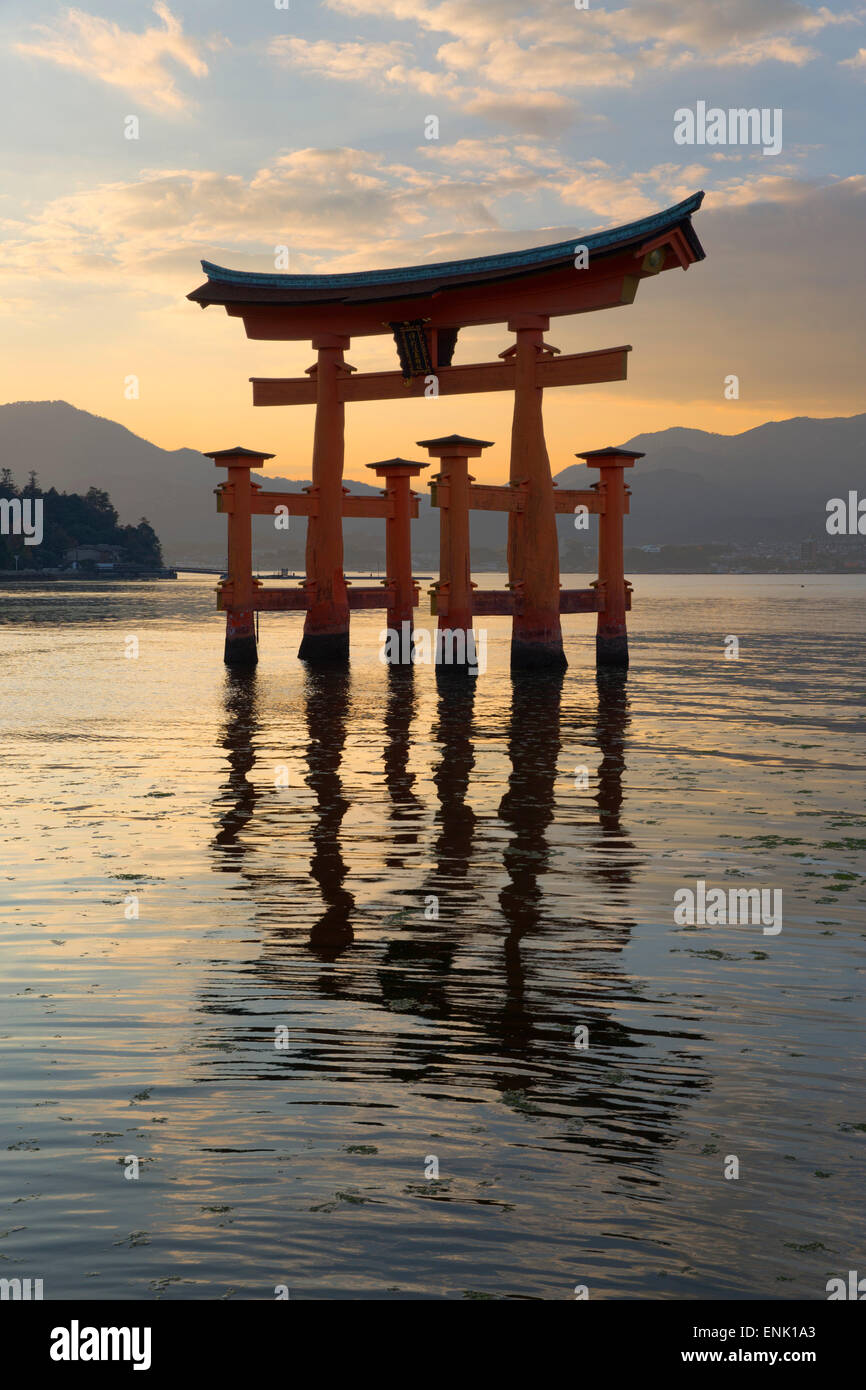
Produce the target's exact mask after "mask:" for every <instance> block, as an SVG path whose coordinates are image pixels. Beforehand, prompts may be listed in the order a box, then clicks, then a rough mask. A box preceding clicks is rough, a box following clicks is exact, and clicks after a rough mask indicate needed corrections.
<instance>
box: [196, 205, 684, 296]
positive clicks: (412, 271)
mask: <svg viewBox="0 0 866 1390" xmlns="http://www.w3.org/2000/svg"><path fill="white" fill-rule="evenodd" d="M703 199H704V195H703V192H699V193H693V194H692V196H691V197H690V198H685V199H684V200H683V201H682V202H681V203H677V204H676V205H675V206H674V207H672V208H666V209H665V211H664V212H657V213H654V214H653V216H652V217H643V218H640V219H639V220H638V221H637V222H627V223H625V224H624V225H623V226H621V227H612V228H611V229H610V230H609V231H606V232H590V233H588V234H587V235H585V236H583V235H580V234H578V235H577V236H573V237H569V238H568V240H567V241H557V242H555V243H554V244H553V245H551V246H536V247H533V248H531V249H530V250H527V251H505V252H502V253H501V254H499V255H495V256H476V257H473V258H472V259H470V260H465V261H440V262H438V263H437V264H426V265H410V266H395V267H393V268H392V269H389V270H359V271H348V272H344V273H342V274H337V275H280V274H269V273H262V272H259V271H255V270H228V269H226V267H225V266H220V265H214V264H213V263H212V262H211V261H202V263H201V265H202V270H203V271H204V272H205V274H206V275H207V277H208V279H209V280H210V281H211V282H213V283H216V284H223V285H238V286H245V287H250V288H252V287H257V288H260V289H282V290H329V289H334V290H339V289H354V288H361V287H363V286H367V285H369V286H377V285H389V284H411V283H412V282H413V281H416V280H417V281H429V280H438V279H452V278H454V277H458V278H459V277H460V276H462V275H479V274H481V275H483V274H485V273H486V272H490V273H494V274H495V273H496V272H499V271H502V272H508V271H512V270H520V269H527V270H532V269H534V268H536V267H539V268H540V267H543V266H544V265H546V264H547V263H548V262H556V261H561V260H564V259H565V258H566V257H569V256H572V255H573V254H574V247H575V246H576V245H581V246H586V247H587V249H588V250H589V251H590V253H591V252H593V251H603V250H606V249H609V248H610V247H614V246H617V245H618V244H620V243H622V242H629V241H635V240H638V239H639V238H643V237H649V236H652V235H653V234H654V233H657V232H663V231H665V230H666V229H667V228H668V227H671V226H674V225H676V224H677V223H679V222H682V221H683V219H684V218H686V217H690V216H691V214H692V213H693V212H697V210H698V208H699V207H700V206H701V203H702V202H703ZM695 242H696V250H697V252H698V253H699V257H700V258H702V257H703V251H702V250H701V248H700V243H697V238H695Z"/></svg>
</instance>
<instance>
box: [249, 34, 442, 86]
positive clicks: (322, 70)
mask: <svg viewBox="0 0 866 1390" xmlns="http://www.w3.org/2000/svg"><path fill="white" fill-rule="evenodd" d="M268 52H269V54H270V55H271V57H273V58H276V59H277V60H278V61H279V62H281V63H283V64H284V65H285V66H287V67H294V68H303V69H305V70H306V71H307V72H311V73H316V74H318V76H320V77H330V78H334V79H336V80H337V81H339V82H364V83H367V84H373V85H374V86H377V87H388V86H407V87H413V88H414V89H415V90H416V91H419V92H426V93H430V94H431V95H433V96H440V95H441V96H448V95H456V93H455V92H454V90H453V88H454V84H453V82H452V81H451V80H450V78H449V77H448V75H447V74H443V73H435V72H427V71H425V70H424V69H423V68H417V67H413V66H412V65H411V62H410V59H411V55H412V48H411V45H410V44H407V43H401V42H393V43H362V42H360V41H359V42H354V43H333V42H332V41H331V40H329V39H315V40H311V39H298V38H282V37H281V38H278V39H272V40H271V42H270V43H269V44H268Z"/></svg>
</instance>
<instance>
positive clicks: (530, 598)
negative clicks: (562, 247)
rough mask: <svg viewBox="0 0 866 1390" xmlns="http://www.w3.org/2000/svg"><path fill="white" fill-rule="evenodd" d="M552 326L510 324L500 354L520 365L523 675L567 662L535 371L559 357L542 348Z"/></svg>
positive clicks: (518, 528) (515, 553)
mask: <svg viewBox="0 0 866 1390" xmlns="http://www.w3.org/2000/svg"><path fill="white" fill-rule="evenodd" d="M549 324H550V319H549V318H548V317H547V316H546V315H542V314H522V315H520V316H519V317H516V318H512V319H510V320H509V322H508V327H509V330H510V331H511V332H513V333H514V334H516V342H515V344H514V347H511V348H508V349H507V351H506V352H503V353H501V354H500V356H502V357H504V358H506V359H507V358H509V357H513V358H514V365H515V385H514V420H513V425H512V431H511V470H510V480H511V483H512V486H520V487H521V489H522V491H523V493H524V498H525V500H524V506H523V510H522V511H521V512H510V513H509V516H508V577H509V586H510V587H511V588H512V589H513V590H514V592H515V595H516V597H517V600H518V603H517V609H518V611H516V612H515V615H514V624H513V628H512V635H511V665H512V667H516V668H518V669H520V668H525V669H532V668H537V667H554V668H557V667H558V668H559V669H564V668H565V667H566V666H567V665H568V662H567V661H566V659H565V653H564V651H563V649H562V628H561V626H560V621H559V545H558V541H557V534H556V512H555V508H554V501H553V479H552V478H551V475H550V459H549V458H548V455H547V445H546V443H545V440H544V421H543V417H542V395H543V392H542V389H541V387H540V386H539V385H538V382H537V375H536V366H537V363H538V361H539V359H540V358H541V357H547V356H551V355H552V354H553V353H554V352H555V351H556V349H554V348H550V347H548V345H547V344H546V343H545V341H544V333H545V330H546V329H547V328H548V327H549Z"/></svg>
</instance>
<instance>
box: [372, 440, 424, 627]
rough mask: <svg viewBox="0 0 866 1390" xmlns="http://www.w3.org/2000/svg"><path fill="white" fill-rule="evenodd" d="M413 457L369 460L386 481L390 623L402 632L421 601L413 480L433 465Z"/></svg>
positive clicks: (380, 476)
mask: <svg viewBox="0 0 866 1390" xmlns="http://www.w3.org/2000/svg"><path fill="white" fill-rule="evenodd" d="M429 466H430V465H429V464H427V463H413V461H412V460H411V459H399V458H397V459H385V460H383V462H381V463H368V464H367V467H368V468H372V469H373V471H374V472H375V474H376V476H377V478H383V479H384V480H385V496H386V497H387V499H388V504H389V505H388V516H387V518H386V520H385V583H386V585H387V587H388V610H387V615H386V616H387V625H388V627H389V628H390V629H391V630H392V631H393V632H402V624H403V623H409V624H410V625H411V623H412V617H413V614H414V612H415V605H416V604H417V602H418V586H417V585H416V583H415V580H414V578H413V576H412V498H413V493H412V490H411V488H410V486H409V482H410V479H412V478H417V477H419V476H420V474H421V473H422V472H423V471H424V469H425V468H429Z"/></svg>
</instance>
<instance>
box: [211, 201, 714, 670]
mask: <svg viewBox="0 0 866 1390" xmlns="http://www.w3.org/2000/svg"><path fill="white" fill-rule="evenodd" d="M703 196H704V195H703V193H696V194H693V195H692V197H690V198H687V199H685V200H684V201H683V202H681V203H678V204H677V205H676V206H675V207H672V208H669V209H667V211H665V212H660V213H657V214H656V215H655V216H653V217H647V218H643V219H641V220H639V221H636V222H631V223H628V224H627V225H626V226H623V227H617V228H614V229H612V230H610V231H605V232H595V233H592V234H591V235H589V236H585V237H582V238H573V239H571V240H569V241H567V242H558V243H556V244H555V245H552V246H542V247H538V248H535V249H533V250H528V251H514V252H509V253H506V254H503V255H497V256H482V257H478V258H475V259H471V260H464V261H453V262H447V263H444V264H438V265H421V266H407V267H402V268H399V269H393V270H380V271H370V272H367V271H364V272H358V273H356V272H353V273H346V274H338V275H284V274H259V273H258V272H249V271H234V270H226V269H223V268H222V267H220V266H216V265H212V264H210V263H209V262H207V261H203V262H202V268H203V269H204V271H205V273H206V274H207V277H208V278H207V281H206V282H205V284H203V285H201V286H200V287H199V288H198V289H197V290H194V291H193V292H192V294H190V295H189V296H188V298H189V299H191V300H193V301H194V302H196V303H198V304H200V305H201V306H202V308H205V307H206V306H207V305H209V304H222V305H223V306H224V307H225V310H226V312H227V313H228V314H229V315H230V316H231V317H233V318H240V319H242V320H243V324H244V328H245V330H246V334H247V337H249V338H254V339H268V340H276V341H283V342H285V341H298V340H304V339H309V340H310V341H311V343H312V345H313V348H314V349H315V350H316V353H317V360H316V362H315V364H314V365H313V366H312V367H309V368H308V369H307V374H306V377H297V378H272V377H253V378H252V379H251V380H252V384H253V402H254V404H255V405H263V406H264V405H307V404H315V407H316V423H315V433H314V443H313V469H312V472H313V481H312V486H311V487H310V488H308V489H307V490H306V492H305V494H297V493H282V494H277V493H266V492H263V491H262V490H261V488H260V487H259V486H258V485H257V484H251V482H250V468H251V467H253V466H255V464H256V462H257V461H258V462H259V464H260V463H261V462H262V461H264V460H265V459H267V458H270V457H272V455H270V454H256V453H254V452H253V451H250V450H244V449H241V448H235V449H231V450H221V451H218V452H217V453H215V454H212V455H210V457H212V458H214V460H215V462H216V463H218V464H219V465H221V466H227V467H228V482H227V483H226V484H223V486H222V488H221V489H220V490H219V499H218V506H219V507H220V510H223V511H226V512H228V514H229V523H230V524H229V570H228V578H227V580H226V581H225V582H224V583H223V585H222V586H221V592H220V598H219V605H220V607H221V608H223V609H224V610H225V612H226V660H227V661H230V662H239V663H249V662H252V661H255V659H256V640H255V629H254V613H255V611H256V610H259V609H271V608H282V609H286V608H293V609H298V610H303V611H305V612H306V618H305V623H304V637H303V641H302V643H301V648H300V651H299V656H300V657H302V658H303V659H305V660H334V659H337V660H345V659H347V658H348V653H349V612H350V609H351V608H353V607H356V608H361V607H365V608H366V607H384V608H386V609H387V610H388V614H389V625H390V622H391V620H392V618H396V616H397V614H398V611H399V612H400V613H403V614H405V613H406V611H407V609H408V610H410V611H411V607H412V606H414V604H415V603H416V602H417V588H416V586H415V585H414V580H413V579H412V576H411V555H410V558H409V562H408V563H409V568H408V571H407V569H406V554H407V546H408V526H409V523H410V518H411V515H416V516H417V501H416V499H415V498H414V495H413V494H412V493H411V492H410V490H409V478H410V477H411V476H413V475H416V474H417V473H418V472H420V470H421V468H422V467H424V466H425V465H423V464H419V463H415V462H413V461H411V460H405V459H397V460H389V461H386V462H384V463H382V464H372V465H370V467H372V468H374V469H375V470H376V472H377V474H379V476H382V477H383V478H385V479H386V480H387V487H386V491H385V494H384V495H383V497H381V498H375V497H373V498H366V497H352V496H350V495H348V493H347V491H346V489H345V488H344V487H343V483H342V478H343V462H344V417H345V406H346V404H347V403H349V404H351V403H353V402H355V401H385V400H397V399H400V400H402V399H405V398H406V397H407V396H408V397H421V396H424V395H425V394H427V393H428V392H429V391H430V390H431V389H432V390H433V391H434V394H437V395H439V396H448V395H459V394H467V393H473V392H485V391H511V392H513V394H514V415H513V424H512V434H511V464H510V480H509V484H508V486H507V487H490V486H481V487H477V486H475V485H474V483H473V480H472V479H471V478H470V477H469V475H468V472H467V467H468V462H467V461H468V459H469V458H470V457H478V456H479V455H480V453H481V450H482V448H484V447H487V441H483V440H468V439H463V438H461V437H460V436H451V437H444V438H443V439H440V440H427V441H422V443H423V444H424V445H426V447H427V448H428V449H429V452H430V454H431V455H432V456H433V457H436V458H438V459H439V461H440V472H439V474H438V476H437V477H436V479H434V482H433V499H432V500H433V504H434V505H439V506H440V508H442V510H441V512H440V522H441V528H442V537H443V540H442V548H441V553H442V564H443V568H442V570H441V572H440V577H439V583H438V584H437V585H436V586H434V591H433V596H432V598H433V604H432V606H433V611H434V612H438V615H439V623H440V627H442V626H443V624H444V625H445V626H450V627H452V628H453V627H455V626H461V627H462V626H464V625H468V626H471V619H472V614H473V612H474V613H510V614H511V615H512V618H513V629H512V644H511V661H512V666H515V667H536V666H565V665H566V661H565V656H564V653H563V648H562V632H561V628H560V613H561V612H575V611H590V612H596V613H598V632H597V639H596V653H597V660H598V663H599V664H600V665H614V666H623V665H627V664H628V647H627V639H626V630H625V612H626V608H627V607H628V606H629V603H630V600H629V586H628V585H627V584H626V581H625V575H624V572H623V563H622V555H623V550H622V519H623V515H624V513H625V512H626V511H627V510H628V489H627V488H626V487H625V484H624V480H623V479H624V475H623V469H624V468H626V467H629V466H631V465H632V464H633V463H634V461H635V459H636V458H639V457H642V455H639V454H635V453H634V452H629V451H627V450H623V449H605V450H598V451H596V452H594V453H592V454H581V455H578V457H580V458H582V459H584V460H585V462H586V463H587V464H588V465H589V466H591V467H598V468H599V469H600V470H601V472H600V482H599V483H597V484H595V485H594V487H593V488H591V489H586V490H577V489H574V490H569V491H565V490H560V489H558V488H555V487H554V484H553V481H552V478H551V470H550V461H549V458H548V454H547V446H546V443H545V439H544V426H543V420H542V395H543V392H544V390H545V389H546V388H550V387H556V386H577V385H584V384H588V383H596V382H605V381H622V380H624V379H625V377H626V372H627V362H628V353H629V352H630V351H631V349H630V347H628V346H621V347H613V348H604V349H602V350H600V351H596V352H582V353H573V354H569V355H566V356H563V355H561V354H560V353H559V350H558V349H557V348H554V347H552V346H551V345H550V344H549V343H547V342H546V341H545V339H544V334H545V333H546V332H547V331H548V329H549V325H550V319H551V318H552V317H555V316H561V315H567V314H578V313H587V312H589V311H592V310H596V309H607V308H613V307H615V306H617V305H620V304H630V303H632V301H633V300H634V297H635V294H636V292H637V288H638V284H639V282H640V281H641V280H642V279H644V278H645V277H647V276H650V275H657V274H659V273H660V272H661V271H663V270H670V269H673V268H676V267H678V266H679V267H681V268H682V269H683V270H686V269H687V268H688V267H689V265H691V264H692V263H693V262H695V261H698V260H703V259H704V251H703V248H702V246H701V244H700V241H699V240H698V238H697V235H696V233H695V232H694V230H693V228H692V224H691V216H692V213H694V212H696V211H697V209H698V208H699V207H700V206H701V203H702V201H703ZM502 322H505V323H507V325H508V329H509V331H510V332H512V333H513V334H514V339H515V340H514V342H513V344H512V345H511V346H510V347H508V348H506V349H505V351H504V352H502V353H500V357H499V360H498V361H496V362H480V363H473V364H471V365H467V366H454V365H452V357H453V353H454V347H455V344H456V341H457V336H458V333H459V331H460V329H461V328H464V327H469V326H476V325H482V324H492V323H502ZM383 333H393V335H394V337H395V339H396V342H397V349H398V354H399V358H400V363H401V370H400V371H392V372H364V373H359V372H356V369H355V368H354V367H351V366H350V365H349V364H348V363H347V362H346V360H345V352H346V350H347V349H348V348H349V345H350V343H351V340H352V338H358V337H370V336H374V335H378V334H383ZM277 505H281V506H284V507H285V508H286V509H287V511H288V513H289V515H293V516H306V517H307V518H308V522H307V552H306V568H307V577H306V582H305V584H304V585H303V587H302V588H301V589H299V590H294V591H293V590H286V589H282V590H280V589H270V590H268V589H263V588H262V587H261V586H260V585H259V584H258V581H254V580H253V578H252V560H251V550H250V539H249V533H250V523H251V516H252V515H253V514H257V513H259V514H261V513H266V512H272V511H273V508H274V507H275V506H277ZM576 506H585V507H586V508H587V510H588V511H590V512H594V513H596V514H598V515H599V518H600V527H599V540H600V546H599V549H600V555H599V578H598V581H597V583H596V584H595V585H594V586H593V587H592V588H591V589H588V590H572V591H570V592H569V591H563V592H561V591H560V587H559V560H558V544H557V533H556V513H557V512H564V511H567V512H573V511H574V509H575V507H576ZM470 508H482V509H485V510H497V511H507V512H508V571H509V585H508V591H507V592H504V593H501V594H490V593H489V592H483V591H479V592H477V593H475V594H473V592H472V589H473V586H472V584H471V580H470V578H469V572H468V565H469V555H468V511H469V509H470ZM343 516H368V517H373V516H378V517H383V518H386V519H388V523H389V524H388V533H389V536H390V537H391V560H390V562H389V568H388V570H387V578H386V581H385V587H384V591H383V589H382V588H378V589H373V588H355V587H352V588H350V587H349V586H347V584H346V580H345V576H344V573H343V536H342V517H343ZM398 595H399V597H398ZM467 595H468V598H467Z"/></svg>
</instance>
